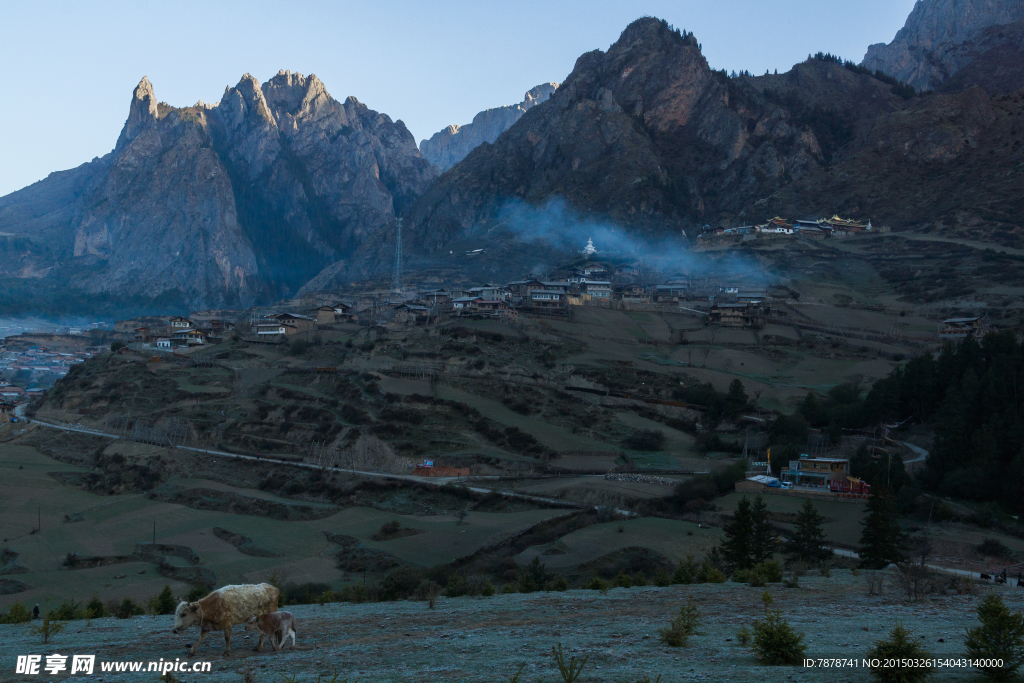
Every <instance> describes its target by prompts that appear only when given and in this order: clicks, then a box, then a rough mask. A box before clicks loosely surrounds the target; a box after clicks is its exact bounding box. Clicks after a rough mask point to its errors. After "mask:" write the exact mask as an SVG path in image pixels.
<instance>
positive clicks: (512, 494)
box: [15, 405, 597, 509]
mask: <svg viewBox="0 0 1024 683" xmlns="http://www.w3.org/2000/svg"><path fill="white" fill-rule="evenodd" d="M21 407H22V406H20V405H19V406H18V407H17V408H15V412H16V414H17V415H18V417H19V418H20V419H22V420H24V421H25V422H30V423H32V424H37V425H40V426H42V427H49V428H50V429H60V430H63V431H66V432H77V433H79V434H90V435H93V436H103V437H107V438H108V439H120V438H122V437H121V436H120V435H118V434H110V433H108V432H104V431H101V430H99V429H89V428H88V427H82V426H80V425H66V424H55V423H52V422H44V421H43V420H36V419H31V420H30V419H29V418H27V417H24V415H22V413H21V412H20V409H21ZM175 448H178V449H181V450H183V451H192V452H193V453H208V454H210V455H216V456H218V457H222V458H234V459H236V460H249V461H252V462H273V463H277V464H281V465H289V466H291V467H302V468H305V469H310V470H327V471H329V472H340V473H348V474H358V475H361V476H364V477H376V478H380V479H397V480H400V481H411V482H416V483H419V484H429V485H434V486H443V485H444V484H450V483H465V482H466V480H465V479H461V478H458V477H418V476H416V475H413V474H391V473H389V472H367V471H364V470H356V469H349V468H346V467H322V466H320V465H314V464H312V463H308V462H296V461H294V460H279V459H277V458H264V457H262V456H256V455H242V454H240V453H228V452H226V451H215V450H211V449H208V448H193V447H190V446H175ZM498 478H499V477H496V476H481V477H474V479H476V480H481V479H498ZM467 488H468V489H469V490H470V491H473V492H475V493H482V494H485V495H486V494H489V493H492V492H494V493H497V494H499V495H502V496H505V497H506V498H517V499H519V500H526V501H530V502H534V503H541V504H544V505H554V506H556V507H565V508H574V509H584V508H587V507H591V506H586V505H578V504H576V503H570V502H567V501H564V500H559V499H558V498H546V497H544V496H533V495H530V494H527V493H518V492H516V491H502V490H498V489H490V488H485V487H481V486H468V487H467ZM592 507H593V508H594V509H596V507H597V506H592Z"/></svg>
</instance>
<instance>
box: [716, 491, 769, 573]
mask: <svg viewBox="0 0 1024 683" xmlns="http://www.w3.org/2000/svg"><path fill="white" fill-rule="evenodd" d="M722 531H723V532H724V535H725V538H724V539H723V540H722V544H721V551H722V557H723V558H724V559H725V561H726V562H728V563H729V564H730V565H731V566H732V567H734V568H736V569H751V568H752V567H754V566H755V565H757V564H758V563H760V562H765V561H767V560H770V559H772V555H774V554H775V544H776V537H775V530H774V529H772V525H771V515H770V513H769V512H768V506H767V505H765V502H764V499H763V498H762V497H761V496H760V494H758V496H757V497H756V498H755V499H754V504H753V506H751V504H750V501H749V500H748V499H747V497H746V496H743V497H742V498H741V499H740V502H739V503H738V504H737V505H736V512H734V513H733V515H732V519H731V520H730V521H729V522H728V523H726V525H725V526H724V527H723V529H722Z"/></svg>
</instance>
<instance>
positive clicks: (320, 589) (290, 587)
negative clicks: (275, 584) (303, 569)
mask: <svg viewBox="0 0 1024 683" xmlns="http://www.w3.org/2000/svg"><path fill="white" fill-rule="evenodd" d="M329 590H331V587H330V586H328V585H327V584H326V583H312V582H310V583H298V584H297V583H287V584H285V585H284V587H283V588H282V589H281V600H282V603H281V604H283V605H315V604H317V603H318V602H320V596H321V595H322V594H323V593H325V592H327V591H329Z"/></svg>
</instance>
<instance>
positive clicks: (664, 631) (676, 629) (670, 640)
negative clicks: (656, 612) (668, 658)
mask: <svg viewBox="0 0 1024 683" xmlns="http://www.w3.org/2000/svg"><path fill="white" fill-rule="evenodd" d="M699 623H700V608H699V607H697V606H696V605H695V604H693V598H688V599H687V600H686V604H685V605H683V606H682V607H680V608H679V616H677V617H676V618H675V619H673V620H672V621H670V622H669V625H668V627H667V628H660V629H658V639H659V640H661V642H663V643H665V644H666V645H669V646H671V647H682V646H684V645H686V641H687V639H689V637H690V636H692V635H695V634H696V633H697V625H698V624H699Z"/></svg>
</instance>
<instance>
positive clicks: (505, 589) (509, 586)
mask: <svg viewBox="0 0 1024 683" xmlns="http://www.w3.org/2000/svg"><path fill="white" fill-rule="evenodd" d="M501 592H502V593H505V594H508V593H518V592H519V591H518V590H516V585H515V584H514V583H506V584H505V585H504V586H502V587H501Z"/></svg>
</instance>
